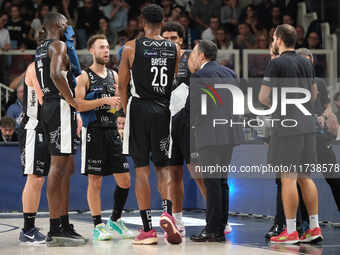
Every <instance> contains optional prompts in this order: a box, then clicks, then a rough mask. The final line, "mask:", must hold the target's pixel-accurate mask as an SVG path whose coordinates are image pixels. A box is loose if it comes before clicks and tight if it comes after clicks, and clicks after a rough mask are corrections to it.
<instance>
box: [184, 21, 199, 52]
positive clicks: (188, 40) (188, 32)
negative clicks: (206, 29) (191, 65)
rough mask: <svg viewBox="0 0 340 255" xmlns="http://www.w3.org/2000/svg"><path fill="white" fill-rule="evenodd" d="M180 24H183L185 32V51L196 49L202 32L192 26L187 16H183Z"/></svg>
mask: <svg viewBox="0 0 340 255" xmlns="http://www.w3.org/2000/svg"><path fill="white" fill-rule="evenodd" d="M179 23H181V25H182V26H183V27H184V31H185V33H184V34H185V35H184V42H183V49H192V48H194V46H195V42H196V41H197V40H199V39H200V38H201V34H200V31H199V30H198V29H196V28H195V27H194V26H193V25H192V24H191V22H190V19H189V17H188V16H187V15H185V14H182V16H181V17H180V18H179Z"/></svg>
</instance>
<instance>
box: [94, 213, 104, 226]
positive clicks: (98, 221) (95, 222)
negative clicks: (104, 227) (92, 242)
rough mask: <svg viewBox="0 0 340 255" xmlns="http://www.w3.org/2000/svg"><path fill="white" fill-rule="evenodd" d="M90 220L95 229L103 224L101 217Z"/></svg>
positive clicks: (96, 216)
mask: <svg viewBox="0 0 340 255" xmlns="http://www.w3.org/2000/svg"><path fill="white" fill-rule="evenodd" d="M92 220H93V224H94V227H96V226H97V225H98V224H101V223H103V222H102V216H101V215H95V216H92Z"/></svg>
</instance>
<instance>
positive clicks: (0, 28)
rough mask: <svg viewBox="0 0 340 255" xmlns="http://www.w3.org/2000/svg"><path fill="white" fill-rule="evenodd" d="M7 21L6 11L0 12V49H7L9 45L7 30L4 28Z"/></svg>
mask: <svg viewBox="0 0 340 255" xmlns="http://www.w3.org/2000/svg"><path fill="white" fill-rule="evenodd" d="M7 21H8V16H7V14H6V13H4V12H3V13H1V14H0V49H1V50H3V51H8V50H9V49H10V47H11V39H10V36H9V32H8V30H7V29H6V28H5V26H6V24H7Z"/></svg>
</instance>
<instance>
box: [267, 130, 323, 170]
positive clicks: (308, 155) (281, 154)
mask: <svg viewBox="0 0 340 255" xmlns="http://www.w3.org/2000/svg"><path fill="white" fill-rule="evenodd" d="M316 162H317V152H316V136H315V134H302V135H294V136H271V137H270V143H269V152H268V163H269V164H271V165H273V166H278V167H281V166H282V167H285V169H283V170H284V171H283V173H285V172H289V173H294V172H295V173H299V174H300V173H302V174H303V173H306V174H308V168H306V165H305V164H315V163H316ZM306 169H307V172H306Z"/></svg>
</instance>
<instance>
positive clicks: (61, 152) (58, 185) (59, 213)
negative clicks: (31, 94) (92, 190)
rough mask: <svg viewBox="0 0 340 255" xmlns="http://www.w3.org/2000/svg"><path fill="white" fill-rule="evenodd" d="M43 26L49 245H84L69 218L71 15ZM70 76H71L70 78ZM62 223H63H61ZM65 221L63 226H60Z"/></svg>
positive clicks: (39, 67) (38, 65)
mask: <svg viewBox="0 0 340 255" xmlns="http://www.w3.org/2000/svg"><path fill="white" fill-rule="evenodd" d="M43 27H44V29H45V31H46V32H47V40H45V41H44V42H43V43H41V44H40V45H39V46H38V48H37V51H36V55H35V69H36V74H37V78H38V81H39V85H40V87H41V89H42V92H43V94H44V103H43V105H42V107H41V124H42V126H43V129H44V133H45V135H46V139H47V141H48V145H49V151H50V154H51V166H50V171H49V174H48V181H47V198H48V205H49V211H50V231H49V233H48V237H47V245H48V246H68V245H81V244H85V243H86V241H85V239H84V238H83V237H81V236H80V235H79V234H77V233H76V232H75V231H74V229H73V225H71V224H69V222H68V212H67V211H68V203H69V200H68V198H69V185H70V177H71V175H72V173H73V171H74V163H73V155H72V154H73V153H74V152H75V147H74V143H73V141H74V138H75V136H76V127H75V125H76V124H75V123H76V122H75V113H74V108H73V107H75V108H76V107H77V103H76V101H75V99H74V98H73V94H72V90H71V87H70V85H69V81H72V79H70V78H71V72H68V71H69V67H70V65H69V61H68V57H67V48H66V44H65V43H64V42H63V41H61V40H64V33H65V31H66V27H67V19H66V18H65V17H64V16H63V15H61V14H60V13H48V14H47V15H46V16H45V18H44V23H43ZM68 78H69V79H68ZM60 223H61V224H60ZM60 225H62V228H61V227H60Z"/></svg>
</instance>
